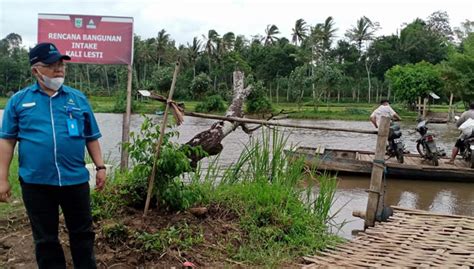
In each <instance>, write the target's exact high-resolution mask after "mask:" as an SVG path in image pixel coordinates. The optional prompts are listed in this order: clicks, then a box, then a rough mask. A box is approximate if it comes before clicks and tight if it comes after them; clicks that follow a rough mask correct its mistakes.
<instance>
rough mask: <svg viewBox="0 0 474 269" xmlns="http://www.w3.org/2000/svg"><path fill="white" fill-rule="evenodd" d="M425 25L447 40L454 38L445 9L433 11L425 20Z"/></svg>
mask: <svg viewBox="0 0 474 269" xmlns="http://www.w3.org/2000/svg"><path fill="white" fill-rule="evenodd" d="M426 26H427V28H428V30H430V31H431V32H433V33H434V34H435V35H438V36H439V37H442V38H444V39H446V40H448V41H453V40H454V33H453V30H452V29H451V26H450V25H449V16H448V13H447V12H446V11H436V12H433V13H432V14H431V15H430V16H429V17H428V19H427V20H426Z"/></svg>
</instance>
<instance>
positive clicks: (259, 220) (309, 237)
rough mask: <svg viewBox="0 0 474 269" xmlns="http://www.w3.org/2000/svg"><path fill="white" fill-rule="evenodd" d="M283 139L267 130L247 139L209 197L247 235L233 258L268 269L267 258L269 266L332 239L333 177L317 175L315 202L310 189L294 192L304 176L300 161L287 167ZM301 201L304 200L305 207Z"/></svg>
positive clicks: (285, 138) (292, 161)
mask: <svg viewBox="0 0 474 269" xmlns="http://www.w3.org/2000/svg"><path fill="white" fill-rule="evenodd" d="M287 139H288V138H287V137H284V136H283V135H281V134H280V133H279V132H277V131H273V132H269V131H268V130H267V131H263V132H262V137H261V138H259V139H258V140H257V139H252V140H251V142H250V143H249V145H247V146H246V147H245V149H244V151H243V152H242V154H241V156H240V157H239V160H238V161H237V162H236V163H235V164H234V165H233V166H231V167H229V169H228V170H226V173H225V174H224V176H223V178H222V180H221V184H220V185H219V186H218V188H217V189H216V191H215V192H214V193H215V194H214V196H213V197H211V199H213V200H214V201H216V202H218V203H220V204H224V205H225V206H226V207H230V208H231V209H232V210H234V211H235V212H236V213H237V215H239V216H240V223H241V227H242V228H243V229H244V231H245V232H246V233H247V235H248V236H246V237H245V238H244V242H243V243H242V244H241V246H240V247H239V248H238V249H235V250H234V253H235V256H234V257H233V258H234V259H236V260H243V261H251V262H252V263H257V264H267V265H268V263H269V260H268V257H272V262H271V263H270V264H279V263H280V262H281V261H283V260H286V259H289V258H290V257H297V256H301V255H305V254H307V253H312V252H314V251H316V250H318V249H321V248H323V247H324V246H326V245H327V244H328V243H329V242H333V240H334V238H333V237H332V236H330V235H329V234H328V233H327V227H326V224H327V221H328V220H329V219H330V218H331V216H330V215H329V209H330V207H331V205H332V202H333V198H334V193H335V190H336V179H335V178H330V177H326V176H324V177H322V178H321V179H320V180H321V183H320V189H319V195H318V196H317V197H316V198H314V197H313V196H311V195H309V194H310V193H312V191H311V189H309V188H308V189H304V188H303V189H301V188H299V187H298V185H297V183H298V182H300V181H301V180H302V179H303V178H304V177H305V175H304V174H303V173H302V171H303V167H304V161H303V160H302V159H297V160H291V163H290V158H289V156H288V155H285V153H284V149H285V148H286V143H287ZM290 150H291V149H290ZM301 197H306V201H305V203H304V202H302V200H301Z"/></svg>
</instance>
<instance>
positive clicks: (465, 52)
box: [441, 33, 474, 104]
mask: <svg viewBox="0 0 474 269" xmlns="http://www.w3.org/2000/svg"><path fill="white" fill-rule="evenodd" d="M441 70H442V71H441V72H442V77H443V79H444V81H445V84H444V85H445V90H446V91H447V92H448V93H450V92H452V93H454V94H455V96H457V97H458V98H460V99H461V100H463V101H464V103H466V104H467V103H469V102H471V101H472V100H474V33H471V34H469V35H468V36H467V38H466V39H465V40H463V42H462V50H461V51H459V52H457V51H455V52H452V53H451V54H450V55H449V57H448V60H447V61H445V62H443V64H442V68H441Z"/></svg>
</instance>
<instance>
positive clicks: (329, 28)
mask: <svg viewBox="0 0 474 269" xmlns="http://www.w3.org/2000/svg"><path fill="white" fill-rule="evenodd" d="M334 25H335V22H334V19H333V18H332V17H331V16H329V17H327V18H326V20H325V21H324V24H323V25H322V36H321V37H322V41H323V49H324V51H329V50H330V49H331V44H332V41H333V39H334V38H335V37H336V32H337V30H338V29H337V28H335V27H334Z"/></svg>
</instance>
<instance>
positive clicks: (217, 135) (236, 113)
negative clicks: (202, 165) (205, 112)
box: [186, 71, 251, 166]
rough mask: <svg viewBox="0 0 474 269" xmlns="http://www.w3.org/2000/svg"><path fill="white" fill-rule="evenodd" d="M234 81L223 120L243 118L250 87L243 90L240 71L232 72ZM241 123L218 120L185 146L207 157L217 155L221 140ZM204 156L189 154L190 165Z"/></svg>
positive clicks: (242, 78)
mask: <svg viewBox="0 0 474 269" xmlns="http://www.w3.org/2000/svg"><path fill="white" fill-rule="evenodd" d="M233 81H234V83H233V84H234V89H233V91H234V96H233V98H232V103H231V105H230V106H229V108H228V109H227V112H226V113H225V116H224V118H242V116H243V105H244V101H245V99H246V98H247V96H248V95H249V94H250V91H251V87H250V86H248V87H246V88H244V73H242V72H241V71H234V74H233ZM241 124H242V123H241V122H238V121H228V120H224V119H220V121H218V122H215V123H214V124H212V125H211V127H210V128H209V129H208V130H205V131H203V132H200V133H199V134H197V135H195V136H194V137H193V138H192V139H191V140H189V141H188V142H187V143H186V145H189V146H192V147H197V146H201V148H202V149H203V150H204V151H205V152H207V154H209V155H217V154H219V153H220V152H221V151H222V149H223V146H222V144H221V142H222V140H223V139H224V138H225V137H226V136H227V135H228V134H230V133H231V132H232V131H234V130H235V129H236V128H237V127H239V126H240V125H241ZM203 157H204V156H200V155H197V154H194V153H193V154H191V156H189V158H190V159H191V165H192V166H196V165H197V162H198V161H200V160H201V159H202V158H203Z"/></svg>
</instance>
